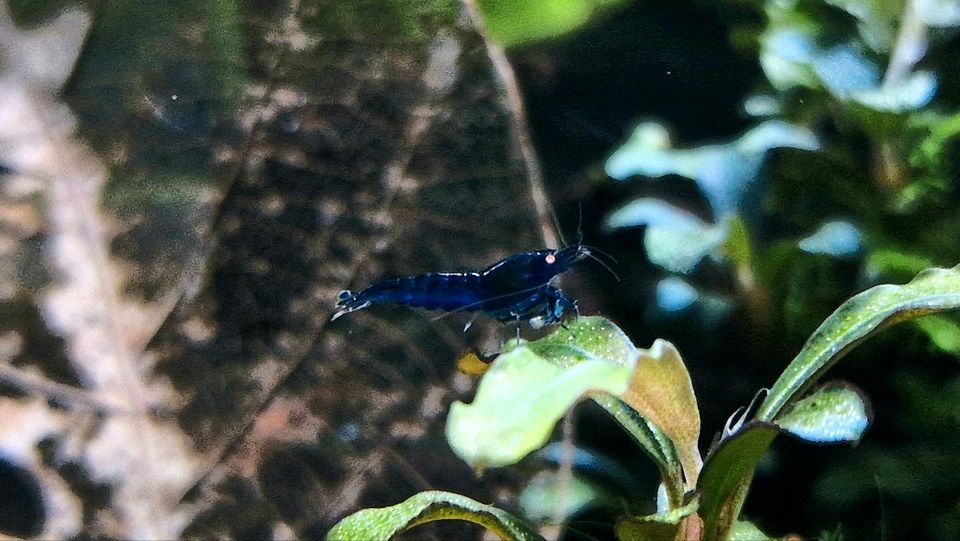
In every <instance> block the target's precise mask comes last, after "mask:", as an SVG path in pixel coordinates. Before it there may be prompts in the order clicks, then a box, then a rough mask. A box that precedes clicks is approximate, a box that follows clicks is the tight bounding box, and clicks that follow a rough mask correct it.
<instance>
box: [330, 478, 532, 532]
mask: <svg viewBox="0 0 960 541" xmlns="http://www.w3.org/2000/svg"><path fill="white" fill-rule="evenodd" d="M437 520H464V521H467V522H472V523H474V524H479V525H481V526H483V527H484V528H486V529H488V530H490V531H492V532H494V533H495V534H497V535H499V536H500V538H501V539H508V540H518V541H521V540H523V541H526V540H530V541H533V540H542V539H543V538H542V537H540V535H539V534H537V533H536V531H535V530H534V529H533V528H531V527H530V526H528V525H527V524H525V523H523V522H522V521H520V520H519V519H517V518H516V517H513V516H512V515H510V514H509V513H506V512H505V511H501V510H500V509H497V508H496V507H491V506H489V505H484V504H482V503H479V502H477V501H474V500H471V499H470V498H467V497H466V496H461V495H459V494H451V493H449V492H440V491H436V490H431V491H427V492H421V493H419V494H415V495H413V496H412V497H410V498H409V499H407V500H406V501H404V502H402V503H398V504H397V505H391V506H390V507H381V508H377V509H364V510H362V511H357V512H356V513H354V514H352V515H350V516H348V517H346V518H345V519H343V520H341V521H340V522H338V523H337V524H336V525H335V526H334V527H333V528H332V529H331V530H330V531H329V532H328V533H327V541H369V540H370V539H378V540H379V539H390V538H391V537H393V536H395V535H397V534H399V533H401V532H403V531H405V530H408V529H410V528H413V527H414V526H419V525H421V524H426V523H428V522H434V521H437Z"/></svg>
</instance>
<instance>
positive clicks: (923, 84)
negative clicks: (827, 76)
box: [850, 71, 937, 113]
mask: <svg viewBox="0 0 960 541" xmlns="http://www.w3.org/2000/svg"><path fill="white" fill-rule="evenodd" d="M936 93H937V78H936V77H935V76H934V75H933V74H932V73H930V72H928V71H918V72H915V73H913V74H911V75H910V77H908V78H907V79H905V80H904V81H903V82H901V83H899V84H897V85H895V86H891V87H886V86H877V87H875V88H870V89H866V90H861V91H858V92H854V93H853V94H851V95H850V99H851V100H852V101H855V102H857V103H859V104H860V105H863V106H865V107H868V108H870V109H873V110H874V111H882V112H888V113H901V112H905V111H915V110H917V109H920V108H921V107H923V106H924V105H927V104H928V103H930V100H932V99H933V96H934V94H936Z"/></svg>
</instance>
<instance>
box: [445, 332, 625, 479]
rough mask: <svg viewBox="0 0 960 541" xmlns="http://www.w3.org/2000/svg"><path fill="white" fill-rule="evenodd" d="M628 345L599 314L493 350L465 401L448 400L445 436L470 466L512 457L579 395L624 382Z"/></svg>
mask: <svg viewBox="0 0 960 541" xmlns="http://www.w3.org/2000/svg"><path fill="white" fill-rule="evenodd" d="M635 350H636V348H635V347H634V346H633V344H632V343H630V341H629V339H627V338H626V336H625V335H624V334H623V332H622V331H620V329H618V328H617V327H616V326H615V325H613V324H612V323H610V322H609V321H607V320H605V319H603V318H599V317H585V318H578V319H577V320H575V321H574V322H572V323H571V324H569V330H567V329H558V330H557V331H555V332H554V333H553V334H551V335H550V336H548V337H546V338H544V339H542V340H538V341H537V342H534V343H530V344H525V345H520V346H518V347H516V348H515V349H513V350H511V351H510V352H508V353H505V354H503V355H501V356H500V357H498V358H497V359H496V360H495V361H494V362H493V364H492V365H491V367H490V369H489V370H488V371H487V372H486V374H484V376H483V379H482V380H481V381H480V385H479V388H478V389H477V395H476V398H475V399H474V401H473V403H472V404H469V405H468V404H464V403H462V402H456V403H454V404H453V405H452V406H451V408H450V415H449V417H448V419H447V440H448V441H449V443H450V446H451V447H452V448H453V450H454V452H456V453H457V455H458V456H460V458H462V459H464V460H465V461H467V462H468V463H469V464H471V465H472V466H473V467H475V468H477V469H483V468H487V467H496V466H504V465H507V464H513V463H515V462H517V461H519V460H520V459H522V458H523V457H525V456H526V455H527V454H529V453H530V452H531V451H534V450H536V449H537V448H539V447H541V446H542V445H543V444H544V443H545V442H546V441H547V439H548V438H549V436H550V433H551V432H552V431H553V427H554V425H555V424H556V422H557V421H558V420H559V419H560V418H561V417H563V415H564V414H565V413H566V412H567V410H568V409H570V408H571V407H572V406H573V405H574V404H575V403H576V402H577V401H578V400H579V399H580V398H581V397H582V396H583V395H585V394H587V393H590V392H593V393H596V392H601V391H605V392H608V393H610V394H613V395H619V394H621V393H623V392H624V391H625V390H626V389H627V385H628V384H629V380H630V373H631V371H632V368H633V362H634V356H635V354H634V353H633V352H634V351H635Z"/></svg>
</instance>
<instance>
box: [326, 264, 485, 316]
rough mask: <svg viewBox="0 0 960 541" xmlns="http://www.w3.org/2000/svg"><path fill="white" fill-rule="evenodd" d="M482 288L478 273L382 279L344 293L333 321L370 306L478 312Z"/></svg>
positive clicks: (480, 307) (430, 274)
mask: <svg viewBox="0 0 960 541" xmlns="http://www.w3.org/2000/svg"><path fill="white" fill-rule="evenodd" d="M483 300H484V287H483V283H482V278H481V276H480V274H479V273H475V272H431V273H426V274H417V275H415V276H407V277H404V278H394V279H390V280H382V281H380V282H377V283H375V284H373V285H371V286H370V287H368V288H366V289H364V290H362V291H358V292H357V293H352V292H349V291H343V292H341V293H340V298H339V299H338V302H337V308H338V310H337V312H336V313H334V315H333V319H336V318H338V317H340V316H342V315H344V314H348V313H350V312H354V311H356V310H360V309H363V308H366V307H367V306H370V305H371V304H399V305H402V306H412V307H415V308H424V309H426V310H446V311H453V310H462V309H465V308H467V309H468V310H469V309H473V310H481V309H482V306H481V304H482V302H483Z"/></svg>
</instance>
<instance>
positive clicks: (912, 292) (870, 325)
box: [756, 266, 960, 421]
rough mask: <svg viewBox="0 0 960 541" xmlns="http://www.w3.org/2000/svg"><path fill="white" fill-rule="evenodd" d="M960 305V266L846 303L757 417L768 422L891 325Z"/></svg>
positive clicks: (930, 272)
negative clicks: (863, 342)
mask: <svg viewBox="0 0 960 541" xmlns="http://www.w3.org/2000/svg"><path fill="white" fill-rule="evenodd" d="M958 307H960V266H957V267H954V268H952V269H928V270H925V271H923V272H921V273H920V274H918V275H917V276H916V278H914V279H913V281H911V282H910V283H908V284H906V285H902V286H898V285H880V286H876V287H873V288H870V289H868V290H867V291H864V292H863V293H860V294H859V295H856V296H854V297H853V298H852V299H850V300H848V301H847V302H845V303H844V304H843V305H842V306H841V307H840V308H838V309H837V311H835V312H834V313H833V314H832V315H830V317H828V318H827V319H826V321H824V322H823V324H821V325H820V327H819V328H818V329H817V330H816V332H814V334H813V336H811V337H810V339H809V340H808V341H807V343H806V344H805V345H804V346H803V349H802V350H801V351H800V353H799V354H797V356H796V358H794V360H793V362H791V363H790V365H789V366H788V367H787V369H786V370H784V372H783V374H782V375H781V376H780V378H779V379H778V380H777V382H776V383H774V385H773V387H772V388H771V389H770V393H769V394H768V395H767V398H766V400H764V402H763V404H762V405H761V406H760V408H759V410H758V411H757V415H756V419H758V420H761V421H770V420H772V419H774V418H775V417H776V416H777V414H778V413H779V412H780V410H781V409H782V408H783V407H784V406H785V405H786V404H788V403H789V402H790V400H792V399H793V398H794V397H795V396H797V395H798V394H800V393H802V392H803V391H804V390H806V389H808V388H809V387H810V386H811V385H813V384H814V383H815V382H816V378H817V377H818V376H819V375H820V374H822V373H823V372H824V371H825V370H827V369H828V368H830V367H831V366H833V364H834V363H835V362H837V361H838V360H839V359H840V357H842V356H843V354H844V353H846V352H847V351H848V350H849V349H850V348H851V347H852V346H854V345H856V344H857V343H858V342H860V341H861V340H863V339H864V338H866V337H867V336H869V335H870V334H871V333H873V332H875V331H877V330H879V329H881V328H883V327H885V326H887V325H891V324H893V323H897V322H900V321H903V320H906V319H910V318H915V317H919V316H922V315H926V314H932V313H936V312H943V311H946V310H953V309H956V308H958Z"/></svg>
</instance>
